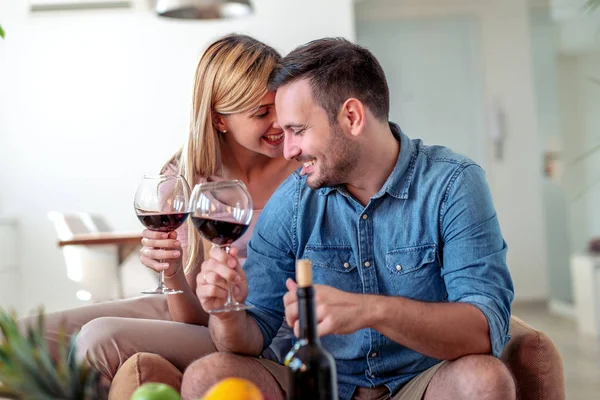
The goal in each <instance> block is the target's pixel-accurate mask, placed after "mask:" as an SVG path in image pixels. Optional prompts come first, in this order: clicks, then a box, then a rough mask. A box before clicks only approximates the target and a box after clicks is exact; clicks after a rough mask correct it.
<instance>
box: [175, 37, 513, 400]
mask: <svg viewBox="0 0 600 400" xmlns="http://www.w3.org/2000/svg"><path fill="white" fill-rule="evenodd" d="M271 88H272V89H273V90H277V95H276V100H275V105H276V110H277V120H278V122H279V124H280V125H281V126H282V128H283V129H284V132H285V144H284V155H285V157H286V158H288V159H292V158H293V159H296V160H297V161H299V162H301V163H303V166H302V169H301V170H300V171H299V172H296V173H294V174H293V175H292V176H291V177H290V178H289V179H287V180H286V181H285V182H284V183H283V184H282V185H281V186H280V188H279V189H278V190H277V191H276V192H275V194H274V195H273V197H272V198H271V200H270V201H269V203H268V205H267V206H266V208H265V209H264V211H263V213H262V215H261V218H260V219H259V221H258V223H257V226H256V228H255V231H254V234H253V237H252V240H251V242H250V244H249V245H248V258H247V260H246V263H245V265H244V270H242V269H241V268H240V266H239V263H237V260H236V257H235V252H233V254H230V255H227V254H225V252H223V251H222V250H220V249H213V250H212V251H211V259H210V260H208V261H206V262H205V263H204V264H203V266H202V271H203V273H202V274H200V275H199V277H198V290H197V294H198V296H199V298H200V300H201V302H202V305H203V307H204V308H205V309H211V308H216V307H218V306H220V305H222V304H223V302H224V300H225V288H226V285H227V281H231V282H234V283H235V287H236V289H235V292H236V297H237V298H238V299H239V300H243V299H245V298H246V296H248V297H247V299H246V300H247V302H248V303H250V304H252V305H254V306H255V308H254V309H251V310H248V311H247V312H234V313H223V314H213V315H211V317H210V324H209V325H210V330H211V336H212V338H213V340H214V342H215V345H216V347H217V349H218V350H219V351H220V352H219V353H215V354H212V355H209V356H206V357H205V358H203V359H201V360H199V361H196V362H195V363H194V364H193V365H192V366H190V367H189V368H188V370H187V371H186V372H185V374H184V378H183V387H182V392H183V395H184V397H186V398H194V397H197V396H199V395H201V394H202V393H203V392H204V391H205V390H206V389H207V388H208V387H209V386H210V385H212V384H213V383H215V382H217V381H218V380H220V379H222V378H224V377H226V376H240V377H244V378H248V379H251V380H253V381H254V382H255V383H257V384H258V385H259V387H260V388H261V390H263V392H264V393H266V394H267V395H268V396H269V397H270V398H273V399H283V398H284V397H285V391H286V380H285V376H286V370H285V367H283V366H281V365H278V364H276V363H273V362H270V361H266V360H264V359H258V358H253V357H248V356H254V357H256V356H258V355H259V354H261V352H262V351H263V349H265V348H267V346H269V344H270V343H271V340H272V338H273V337H274V336H275V334H276V333H277V330H278V328H279V327H280V326H281V324H282V320H283V318H284V316H285V320H286V321H287V323H288V324H289V325H290V326H291V327H294V328H295V331H296V333H298V321H297V318H298V308H297V298H296V294H295V283H294V282H293V277H294V267H295V261H296V260H297V259H301V258H308V259H310V260H312V262H313V275H314V281H315V283H317V284H319V285H316V304H317V318H318V333H319V335H320V336H323V338H322V342H323V345H324V346H325V347H326V348H327V349H328V350H329V351H330V352H331V353H332V355H333V356H334V358H335V359H336V365H337V372H338V385H339V396H340V398H342V399H351V398H352V399H381V398H393V399H421V398H425V399H479V400H481V399H502V400H507V399H514V398H515V385H514V382H513V379H512V377H511V374H510V372H509V371H508V369H507V368H506V367H505V366H504V365H503V364H502V362H501V361H499V360H498V359H497V358H496V357H498V356H499V355H500V354H501V352H502V350H503V348H504V346H505V344H506V342H507V341H508V335H507V334H508V324H509V318H510V304H511V301H512V299H513V286H512V281H511V278H510V274H509V272H508V269H507V266H506V251H507V248H506V243H505V242H504V240H503V238H502V235H501V232H500V227H499V224H498V220H497V216H496V212H495V210H494V207H493V204H492V200H491V195H490V192H489V189H488V186H487V183H486V181H485V177H484V172H483V170H482V169H481V168H480V167H479V166H477V165H476V164H475V163H473V162H472V161H471V160H469V159H467V158H465V157H462V156H460V155H457V154H455V153H453V152H452V151H451V150H449V149H447V148H443V147H438V146H436V147H429V146H425V145H423V143H422V142H421V141H419V140H410V139H409V138H408V137H407V136H406V135H404V134H403V133H402V132H401V131H400V129H399V128H398V127H397V126H396V125H394V124H389V123H388V113H389V93H388V87H387V83H386V80H385V76H384V73H383V70H382V68H381V66H380V65H379V63H378V62H377V60H376V59H375V58H374V56H373V55H372V54H371V53H370V52H369V51H368V50H366V49H364V48H362V47H360V46H358V45H355V44H352V43H350V42H348V41H346V40H343V39H322V40H317V41H314V42H311V43H309V44H307V45H304V46H301V47H299V48H297V49H296V50H294V51H292V52H291V53H290V54H289V55H288V56H286V57H284V58H283V60H282V61H281V65H280V66H279V67H278V68H277V69H276V70H275V71H274V72H273V74H272V76H271ZM246 280H247V282H248V285H246V284H245V282H246ZM248 287H250V290H249V291H248ZM248 293H249V294H248ZM231 353H237V354H238V355H234V354H231ZM242 355H246V356H242Z"/></svg>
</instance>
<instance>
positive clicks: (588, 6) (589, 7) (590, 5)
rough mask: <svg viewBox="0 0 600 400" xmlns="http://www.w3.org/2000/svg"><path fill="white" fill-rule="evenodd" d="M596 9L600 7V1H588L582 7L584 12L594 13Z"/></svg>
mask: <svg viewBox="0 0 600 400" xmlns="http://www.w3.org/2000/svg"><path fill="white" fill-rule="evenodd" d="M598 7H600V0H588V2H587V3H585V4H584V6H583V10H584V11H586V12H594V11H596V9H597V8H598Z"/></svg>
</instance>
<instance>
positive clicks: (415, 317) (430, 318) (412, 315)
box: [362, 295, 492, 360]
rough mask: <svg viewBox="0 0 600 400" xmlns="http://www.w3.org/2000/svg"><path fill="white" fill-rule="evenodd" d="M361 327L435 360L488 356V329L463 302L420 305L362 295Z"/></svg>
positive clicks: (413, 301) (404, 300)
mask: <svg viewBox="0 0 600 400" xmlns="http://www.w3.org/2000/svg"><path fill="white" fill-rule="evenodd" d="M362 297H365V298H364V299H363V301H364V303H365V306H366V308H367V309H368V310H371V311H370V312H368V313H366V314H365V316H366V319H367V320H366V324H365V327H371V328H373V329H375V330H377V331H379V332H381V333H382V334H384V335H385V336H387V337H388V338H390V339H391V340H393V341H395V342H398V343H400V344H402V345H403V346H405V347H408V348H410V349H412V350H415V351H417V352H419V353H421V354H424V355H426V356H429V357H433V358H437V359H439V360H454V359H457V358H459V357H462V356H465V355H468V354H489V353H491V348H492V347H491V343H490V333H489V331H490V330H489V326H488V323H487V320H486V318H485V316H484V315H483V314H482V313H481V311H479V310H478V309H477V307H475V306H473V305H471V304H466V303H424V302H420V301H415V300H410V299H406V298H403V297H383V296H370V295H365V296H362Z"/></svg>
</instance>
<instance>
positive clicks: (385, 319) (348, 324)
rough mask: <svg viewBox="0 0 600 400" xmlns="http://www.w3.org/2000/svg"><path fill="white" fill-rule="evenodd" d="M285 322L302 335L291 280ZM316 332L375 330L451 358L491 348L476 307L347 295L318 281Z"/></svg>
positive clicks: (436, 355) (424, 351) (435, 355)
mask: <svg viewBox="0 0 600 400" xmlns="http://www.w3.org/2000/svg"><path fill="white" fill-rule="evenodd" d="M287 287H288V290H289V291H288V293H287V294H286V295H285V297H284V303H285V306H286V309H285V311H286V320H287V322H288V324H289V325H290V326H293V327H294V331H295V332H296V335H298V333H299V332H298V328H299V327H298V305H297V296H296V284H295V283H294V282H293V281H292V280H291V279H290V280H288V282H287ZM315 303H316V305H317V306H316V311H317V321H318V325H317V333H318V335H319V336H326V335H330V334H338V335H343V334H349V333H353V332H356V331H358V330H359V329H364V328H373V329H375V330H377V331H379V332H381V333H382V334H383V335H385V336H387V337H388V338H390V339H391V340H393V341H395V342H397V343H400V344H401V345H403V346H405V347H408V348H410V349H412V350H415V351H418V352H419V353H422V354H424V355H426V356H429V357H433V358H437V359H440V360H453V359H456V358H459V357H462V356H465V355H467V354H489V353H490V352H491V344H490V336H489V327H488V324H487V321H486V318H485V316H484V315H483V314H482V313H481V311H479V310H478V309H477V308H476V307H475V306H473V305H471V304H465V303H425V302H420V301H415V300H410V299H407V298H404V297H390V296H379V295H365V294H357V293H348V292H343V291H341V290H338V289H335V288H333V287H330V286H324V285H315Z"/></svg>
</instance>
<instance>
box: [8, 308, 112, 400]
mask: <svg viewBox="0 0 600 400" xmlns="http://www.w3.org/2000/svg"><path fill="white" fill-rule="evenodd" d="M39 315H40V316H39V317H38V319H37V323H33V324H31V325H30V326H28V327H26V330H27V331H26V332H22V331H21V330H20V329H19V326H18V324H17V321H16V318H15V316H14V315H13V314H9V313H7V312H6V311H4V310H3V309H2V308H0V398H9V399H23V400H24V399H38V400H51V399H64V400H104V399H106V398H107V397H108V393H107V389H106V388H105V387H104V386H103V385H102V383H101V381H100V374H99V372H98V371H96V370H94V369H92V368H90V367H88V366H87V365H83V364H79V363H78V362H77V361H75V360H74V359H73V357H70V356H69V354H74V344H73V340H71V342H70V343H69V342H68V340H67V338H66V335H64V336H62V337H61V338H60V339H59V356H58V357H57V358H56V359H55V358H53V357H52V356H51V355H50V352H49V350H48V345H47V342H46V338H45V335H44V333H45V328H44V315H43V312H41V311H40V314H39Z"/></svg>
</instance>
